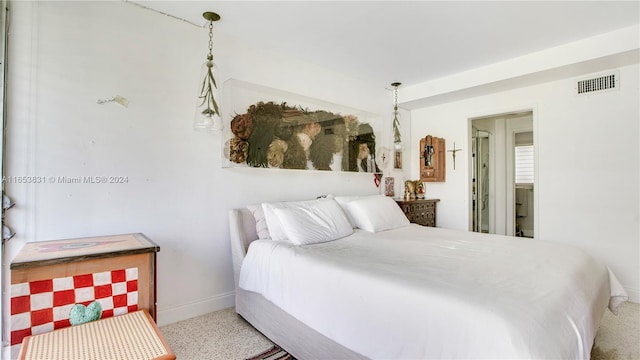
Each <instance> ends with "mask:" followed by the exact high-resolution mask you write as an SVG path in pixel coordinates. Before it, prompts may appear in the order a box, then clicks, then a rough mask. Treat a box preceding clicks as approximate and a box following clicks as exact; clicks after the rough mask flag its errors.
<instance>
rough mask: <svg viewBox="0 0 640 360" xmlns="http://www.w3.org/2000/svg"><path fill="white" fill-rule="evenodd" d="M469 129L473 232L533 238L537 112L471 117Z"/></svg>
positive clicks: (528, 111)
mask: <svg viewBox="0 0 640 360" xmlns="http://www.w3.org/2000/svg"><path fill="white" fill-rule="evenodd" d="M470 129H471V131H470V145H471V149H472V161H471V164H470V165H471V169H470V170H471V171H470V174H471V178H470V180H469V181H470V194H471V199H470V209H469V213H470V221H469V228H470V230H471V231H474V232H482V233H491V234H502V235H512V236H523V237H531V238H532V237H534V209H535V198H536V197H535V196H534V191H535V182H534V178H535V173H534V167H535V166H534V165H535V161H534V160H535V159H534V154H535V144H534V133H533V112H532V111H531V110H527V111H519V112H512V113H506V114H496V115H491V116H484V117H479V118H472V119H470Z"/></svg>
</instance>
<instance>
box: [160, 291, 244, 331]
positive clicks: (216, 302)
mask: <svg viewBox="0 0 640 360" xmlns="http://www.w3.org/2000/svg"><path fill="white" fill-rule="evenodd" d="M234 305H235V291H231V292H228V293H225V294H220V295H216V296H213V297H210V298H207V299H202V300H198V301H193V302H190V303H187V304H181V305H177V306H171V307H158V314H157V316H156V318H157V323H158V326H163V325H168V324H171V323H174V322H177V321H181V320H186V319H190V318H193V317H196V316H200V315H204V314H207V313H210V312H214V311H218V310H222V309H226V308H230V307H232V306H234Z"/></svg>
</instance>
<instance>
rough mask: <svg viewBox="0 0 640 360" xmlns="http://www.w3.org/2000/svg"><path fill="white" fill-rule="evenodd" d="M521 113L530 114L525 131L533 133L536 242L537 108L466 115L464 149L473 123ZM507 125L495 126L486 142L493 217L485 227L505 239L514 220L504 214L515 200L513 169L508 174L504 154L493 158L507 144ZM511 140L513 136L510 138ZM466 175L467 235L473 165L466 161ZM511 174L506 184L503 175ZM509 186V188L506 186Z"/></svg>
mask: <svg viewBox="0 0 640 360" xmlns="http://www.w3.org/2000/svg"><path fill="white" fill-rule="evenodd" d="M523 113H531V118H532V128H531V129H529V130H528V131H532V132H533V143H534V149H533V151H534V159H535V162H534V185H535V191H534V200H533V201H534V209H533V213H534V215H533V216H534V219H533V222H534V224H533V228H534V229H533V232H534V238H540V226H539V224H540V216H539V208H540V206H539V204H540V201H539V196H540V191H539V189H540V181H539V174H540V171H539V169H540V156H539V136H538V123H539V122H538V108H537V104H529V105H522V106H513V107H508V108H501V109H494V111H491V110H488V111H482V112H480V113H476V114H470V115H468V116H467V146H468V147H469V149H471V146H472V138H471V136H472V133H473V121H474V120H479V119H483V118H501V117H502V118H504V117H508V116H512V115H515V114H523ZM506 128H507V125H506V124H505V123H504V122H502V123H501V125H499V126H497V129H495V131H494V132H493V135H494V136H493V139H492V140H491V141H490V143H491V145H490V148H491V154H490V158H491V161H490V163H491V164H493V169H491V170H490V177H492V178H493V179H494V180H493V184H492V185H490V187H489V189H490V191H491V192H493V194H490V195H489V197H490V199H491V198H493V199H492V200H491V201H490V204H491V205H492V206H493V208H492V209H491V211H492V213H493V214H494V216H493V218H492V219H490V225H489V229H490V232H491V229H493V232H492V233H495V234H503V235H507V233H509V234H511V235H513V234H514V231H515V218H514V219H513V220H509V219H511V217H510V214H514V212H511V213H509V212H507V210H508V209H507V206H508V205H507V204H508V201H507V200H508V199H507V198H510V199H511V200H513V199H514V198H515V183H514V179H513V178H514V177H515V173H513V171H514V166H513V165H511V166H510V169H511V170H507V159H506V155H507V154H501V156H500V157H501V159H497V156H496V152H497V151H498V150H497V149H506V148H507V147H506V145H507V144H506V143H507V140H508V139H507V138H509V137H508V136H506V133H507V129H506ZM514 136H515V135H514ZM513 142H514V140H513V138H511V140H510V143H511V144H513ZM510 159H511V161H513V155H510ZM467 164H468V169H467V171H468V174H469V176H467V179H466V181H467V227H468V229H469V231H472V230H473V209H472V206H473V204H472V200H473V199H472V196H473V182H472V180H471V177H472V176H473V168H472V167H473V161H468V162H467ZM508 171H509V172H511V173H512V175H511V178H512V179H511V181H508V179H507V176H505V175H506V174H507V172H508ZM509 184H510V185H509ZM509 186H510V187H511V190H510V191H511V193H510V196H509V194H507V187H509ZM498 191H503V192H504V194H502V196H498V194H497V192H498ZM511 208H512V209H513V208H514V206H513V204H512V205H511ZM513 216H515V215H513Z"/></svg>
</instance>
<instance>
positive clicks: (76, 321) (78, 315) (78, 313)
mask: <svg viewBox="0 0 640 360" xmlns="http://www.w3.org/2000/svg"><path fill="white" fill-rule="evenodd" d="M101 316H102V305H100V303H99V302H97V301H94V302H92V303H91V304H89V306H84V305H82V304H75V305H74V306H73V307H72V308H71V311H69V322H70V323H71V325H80V324H84V323H88V322H91V321H95V320H98V319H100V317H101Z"/></svg>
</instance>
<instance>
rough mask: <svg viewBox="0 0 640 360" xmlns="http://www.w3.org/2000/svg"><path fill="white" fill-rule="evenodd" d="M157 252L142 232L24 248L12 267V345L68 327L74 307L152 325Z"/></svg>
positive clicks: (103, 316)
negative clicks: (142, 313) (148, 320)
mask: <svg viewBox="0 0 640 360" xmlns="http://www.w3.org/2000/svg"><path fill="white" fill-rule="evenodd" d="M158 251H160V247H159V246H158V245H156V244H155V243H154V242H152V241H151V240H149V239H148V238H147V237H146V236H145V235H144V234H141V233H137V234H125V235H112V236H100V237H89V238H78V239H63V240H53V241H39V242H31V243H27V244H26V245H25V246H24V247H23V248H22V250H21V251H20V252H19V253H18V255H17V256H16V257H15V258H14V260H13V261H12V262H11V345H17V344H20V343H21V342H22V339H23V338H24V337H26V336H29V335H36V334H41V333H45V332H49V331H52V330H55V329H60V328H65V327H69V326H70V325H71V321H70V315H71V310H72V309H73V308H74V306H75V305H78V304H81V305H83V306H92V305H90V304H92V303H95V302H97V303H98V304H100V307H101V310H102V313H101V317H102V318H108V317H112V316H117V315H122V314H126V313H130V312H133V311H137V310H143V309H144V310H147V311H148V312H149V313H150V315H151V316H152V318H153V319H154V320H155V318H156V286H155V284H156V273H155V269H156V252H158ZM93 306H94V307H97V305H93Z"/></svg>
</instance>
